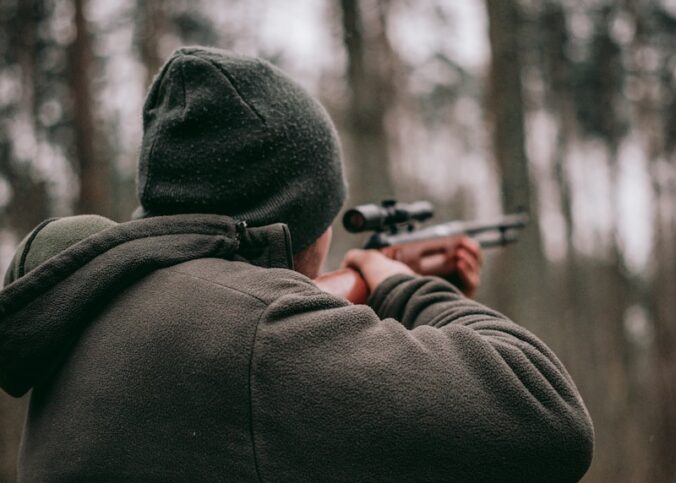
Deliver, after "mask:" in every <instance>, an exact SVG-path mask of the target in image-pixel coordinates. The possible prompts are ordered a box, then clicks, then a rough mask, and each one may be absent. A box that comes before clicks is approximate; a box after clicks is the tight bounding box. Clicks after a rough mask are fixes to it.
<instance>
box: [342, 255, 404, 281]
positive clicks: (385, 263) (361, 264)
mask: <svg viewBox="0 0 676 483" xmlns="http://www.w3.org/2000/svg"><path fill="white" fill-rule="evenodd" d="M342 267H343V268H352V269H353V270H356V271H358V272H359V273H361V275H362V277H364V280H366V285H368V287H369V290H370V291H371V292H373V291H374V290H375V289H376V288H377V287H378V285H380V283H381V282H383V281H384V280H385V279H386V278H389V277H391V276H392V275H397V274H400V273H403V274H405V275H416V273H415V272H414V271H413V270H411V268H410V267H409V266H408V265H405V264H403V263H401V262H397V261H396V260H392V259H391V258H387V257H386V256H385V255H383V254H382V253H380V252H379V251H378V250H358V249H355V250H350V251H349V252H347V254H346V255H345V258H344V259H343V263H342Z"/></svg>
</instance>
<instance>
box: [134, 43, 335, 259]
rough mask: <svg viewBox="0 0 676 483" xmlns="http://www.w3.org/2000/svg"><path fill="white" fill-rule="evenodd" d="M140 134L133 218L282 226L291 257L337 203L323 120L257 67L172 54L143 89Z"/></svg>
mask: <svg viewBox="0 0 676 483" xmlns="http://www.w3.org/2000/svg"><path fill="white" fill-rule="evenodd" d="M143 125H144V136H143V143H142V148H141V157H140V162H139V177H138V194H139V199H140V201H141V209H140V210H138V211H137V214H136V216H137V217H138V216H140V217H147V216H154V215H164V214H176V213H220V214H225V215H229V216H231V217H233V218H236V219H240V220H245V221H246V222H247V223H248V224H249V225H250V226H262V225H267V224H271V223H277V222H281V223H286V224H287V225H288V226H289V230H290V232H291V238H292V242H293V250H294V252H296V253H297V252H299V251H300V250H302V249H304V248H306V247H307V246H308V245H310V244H311V243H312V242H313V241H315V240H316V239H317V238H319V236H320V235H321V234H322V233H323V232H324V231H325V230H326V229H327V228H328V226H329V225H330V224H331V222H332V221H333V219H334V218H335V216H336V215H337V213H338V211H339V210H340V208H341V206H342V203H343V201H344V199H345V182H344V179H343V173H342V163H341V158H340V147H339V143H338V138H337V135H336V132H335V128H334V126H333V124H332V122H331V120H330V119H329V117H328V115H327V114H326V112H325V110H324V109H323V108H322V106H321V105H320V104H319V103H318V102H317V101H315V100H314V99H313V98H312V97H311V96H310V95H309V94H308V93H307V92H306V91H305V89H303V88H302V87H301V86H300V85H298V84H297V83H296V82H294V81H293V80H292V79H290V78H289V77H288V76H287V75H286V74H285V73H283V72H282V71H281V70H279V69H278V68H276V67H274V66H273V65H271V64H269V63H268V62H265V61H263V60H261V59H258V58H253V57H246V56H241V55H237V54H234V53H230V52H226V51H223V50H218V49H210V48H203V47H186V48H182V49H179V50H177V51H176V52H174V54H173V55H172V56H171V57H170V58H169V60H168V61H167V63H166V64H165V65H164V66H163V67H162V69H161V71H160V73H159V74H158V75H157V77H156V78H155V80H154V82H153V84H152V86H151V88H150V92H149V94H148V97H147V99H146V103H145V106H144V113H143Z"/></svg>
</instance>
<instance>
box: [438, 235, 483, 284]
mask: <svg viewBox="0 0 676 483" xmlns="http://www.w3.org/2000/svg"><path fill="white" fill-rule="evenodd" d="M482 262H483V259H482V256H481V248H480V247H479V244H478V243H477V242H476V241H475V240H473V239H471V238H470V237H467V236H464V237H461V238H460V239H458V242H457V243H455V244H453V245H451V246H449V248H448V251H447V252H446V264H447V265H446V266H447V268H448V272H447V273H448V276H447V277H445V278H446V279H447V280H448V281H449V282H451V283H452V284H453V285H455V286H456V287H458V288H459V289H460V291H461V292H462V293H463V294H465V295H466V296H467V297H473V296H474V294H475V293H476V291H477V289H478V288H479V285H480V283H481V275H480V271H481V264H482Z"/></svg>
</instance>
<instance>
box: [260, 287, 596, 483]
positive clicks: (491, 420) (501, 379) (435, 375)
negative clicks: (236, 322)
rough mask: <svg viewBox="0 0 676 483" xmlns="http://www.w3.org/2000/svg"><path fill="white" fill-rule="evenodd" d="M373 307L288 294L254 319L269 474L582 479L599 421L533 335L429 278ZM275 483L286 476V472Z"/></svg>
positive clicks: (263, 457) (378, 296)
mask: <svg viewBox="0 0 676 483" xmlns="http://www.w3.org/2000/svg"><path fill="white" fill-rule="evenodd" d="M369 303H370V305H371V306H372V308H369V307H366V306H352V305H349V304H346V303H345V302H343V301H341V300H338V299H336V298H335V297H332V296H331V295H329V294H326V293H324V292H321V291H319V290H316V291H312V290H297V291H293V290H291V291H287V292H286V293H285V295H282V296H281V297H279V298H278V299H277V300H276V301H275V302H274V303H272V304H271V305H270V306H269V307H268V309H267V310H266V311H265V313H264V315H263V316H262V319H261V321H260V322H259V325H258V331H257V336H256V341H255V343H254V350H253V355H252V372H251V396H252V433H253V438H254V445H255V447H256V454H257V458H258V462H259V466H260V471H261V474H262V476H263V479H266V477H267V478H273V476H274V475H275V474H276V475H284V474H290V473H289V472H290V471H292V469H293V468H296V469H297V468H303V471H304V472H305V475H304V476H306V477H307V478H308V479H327V478H328V479H335V480H353V481H355V480H359V481H393V480H397V481H404V480H409V481H410V480H412V481H441V480H444V481H549V482H551V481H577V480H579V479H580V478H581V477H582V475H583V474H584V473H585V472H586V470H587V468H588V466H589V464H590V461H591V455H592V447H593V429H592V425H591V420H590V418H589V415H588V413H587V410H586V409H585V407H584V404H583V402H582V400H581V398H580V396H579V394H578V392H577V389H576V388H575V385H574V384H573V381H572V380H571V378H570V376H569V375H568V374H567V372H566V370H565V368H564V367H563V366H562V364H561V363H560V362H559V361H558V359H557V358H556V356H555V355H554V354H553V353H552V352H551V350H549V349H548V348H547V347H546V346H545V345H544V344H543V343H542V342H541V341H540V340H538V339H537V338H536V337H535V336H534V335H533V334H531V333H530V332H529V331H527V330H526V329H524V328H522V327H520V326H518V325H516V324H514V323H512V322H510V321H509V320H508V319H507V318H505V317H504V316H503V315H501V314H499V313H498V312H495V311H493V310H491V309H489V308H487V307H485V306H483V305H481V304H479V303H477V302H474V301H472V300H469V299H467V298H465V297H463V296H462V295H461V294H460V293H459V292H458V291H457V290H456V289H455V288H454V287H453V286H452V285H450V284H448V283H446V282H445V281H443V280H441V279H438V278H435V277H410V276H403V275H402V276H394V277H391V278H390V279H388V280H386V281H385V282H384V283H383V284H381V286H380V287H379V288H378V289H377V290H376V291H375V293H374V294H373V295H372V297H371V299H370V301H369ZM282 479H283V478H282Z"/></svg>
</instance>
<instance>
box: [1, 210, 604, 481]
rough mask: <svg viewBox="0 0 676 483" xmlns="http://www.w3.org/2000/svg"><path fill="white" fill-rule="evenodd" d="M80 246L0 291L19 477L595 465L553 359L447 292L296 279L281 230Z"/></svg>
mask: <svg viewBox="0 0 676 483" xmlns="http://www.w3.org/2000/svg"><path fill="white" fill-rule="evenodd" d="M52 223H54V222H52ZM62 223H63V222H62ZM66 223H67V222H66ZM104 225H105V224H104ZM48 226H49V223H47V224H46V225H42V226H41V227H38V230H46V229H47V228H46V227H48ZM55 227H56V228H58V227H57V225H54V227H52V228H55ZM60 231H61V230H59V229H54V230H53V231H52V232H51V233H52V234H53V235H55V236H56V235H57V234H58V233H59V232H60ZM92 231H94V232H95V233H94V234H92V235H90V236H87V237H86V238H84V239H82V240H80V241H76V242H73V240H70V242H69V243H66V244H65V245H66V246H67V247H66V248H65V249H63V251H61V252H60V253H58V254H56V255H54V256H51V257H49V258H47V259H46V260H44V261H41V260H35V261H39V262H41V263H38V264H37V265H36V266H35V267H34V268H32V270H29V271H26V270H25V268H26V267H24V273H23V274H21V275H20V276H10V277H9V278H8V281H9V282H10V283H9V285H7V286H6V287H5V288H4V289H3V290H2V291H1V292H0V387H2V388H3V389H4V390H5V391H6V392H8V393H9V394H11V395H13V396H21V395H23V394H25V393H26V392H27V391H29V390H31V391H32V392H31V395H30V405H29V410H28V415H27V419H26V425H25V429H24V432H23V440H22V445H21V451H20V456H19V479H20V481H25V482H63V481H68V482H90V481H143V482H148V481H158V482H159V481H162V482H167V481H176V482H178V481H181V482H183V481H458V482H465V481H467V482H469V481H496V482H498V481H499V482H507V481H533V482H558V481H561V482H570V481H577V480H578V479H579V478H581V476H582V475H583V474H584V473H585V471H586V470H587V468H588V466H589V464H590V459H591V455H592V446H593V429H592V424H591V421H590V418H589V415H588V413H587V410H586V409H585V407H584V405H583V402H582V400H581V398H580V396H579V394H578V392H577V390H576V388H575V385H574V384H573V381H572V380H571V378H570V377H569V375H568V374H567V372H566V370H565V369H564V367H563V366H562V365H561V363H560V362H559V360H558V359H557V358H556V356H555V355H554V354H553V353H552V352H551V351H550V350H549V349H548V348H547V347H546V346H545V345H544V344H543V343H542V342H541V341H540V340H538V338H536V337H535V336H534V335H533V334H532V333H530V332H529V331H527V330H526V329H524V328H522V327H520V326H518V325H516V324H515V323H513V322H511V321H509V320H508V319H507V318H505V317H504V316H503V315H501V314H499V313H498V312H495V311H494V310H491V309H489V308H487V307H485V306H483V305H481V304H479V303H477V302H474V301H472V300H469V299H467V298H465V297H463V296H462V295H461V294H460V293H459V292H458V290H456V289H455V288H454V287H453V286H452V285H450V284H448V283H446V282H445V281H443V280H441V279H438V278H434V277H414V276H405V275H397V276H393V277H390V278H389V279H387V280H386V281H385V282H383V283H382V284H381V285H380V286H379V287H378V288H377V289H376V290H375V291H374V293H373V294H372V296H371V298H370V300H369V306H366V305H361V306H356V305H351V304H350V303H348V302H346V301H345V300H342V299H339V298H336V297H334V296H332V295H330V294H328V293H325V292H323V291H322V290H320V289H319V288H318V287H317V286H315V285H314V284H313V282H312V281H311V280H309V279H308V278H306V277H305V276H303V275H301V274H299V273H297V272H295V271H293V270H292V252H291V249H290V236H289V232H288V229H287V227H286V225H283V224H276V225H270V226H265V227H257V228H245V227H243V226H242V225H241V224H237V223H236V222H235V221H234V220H232V219H231V218H228V217H225V216H220V215H174V216H166V217H165V216H162V217H154V218H149V219H143V220H135V221H131V222H128V223H122V224H113V225H112V226H108V227H105V226H102V225H98V226H97V227H96V228H95V229H93V230H92ZM82 233H84V232H82ZM45 234H47V232H46V231H45V233H43V236H40V233H39V232H38V233H33V234H31V236H29V238H31V243H26V244H24V245H23V248H22V250H24V251H26V250H28V252H30V251H31V250H33V249H36V250H39V249H40V248H39V246H38V245H40V244H43V243H44V244H51V243H52V241H50V239H49V237H46V236H44V235H45ZM54 243H56V242H54ZM61 243H63V242H61ZM36 253H37V252H36ZM42 253H43V256H49V255H48V253H49V252H48V251H43V252H42ZM17 255H18V256H19V258H21V257H22V256H23V258H25V259H28V258H30V253H27V254H25V253H24V254H17Z"/></svg>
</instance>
